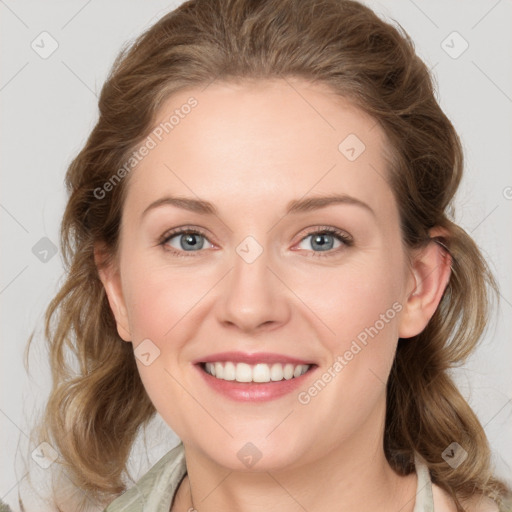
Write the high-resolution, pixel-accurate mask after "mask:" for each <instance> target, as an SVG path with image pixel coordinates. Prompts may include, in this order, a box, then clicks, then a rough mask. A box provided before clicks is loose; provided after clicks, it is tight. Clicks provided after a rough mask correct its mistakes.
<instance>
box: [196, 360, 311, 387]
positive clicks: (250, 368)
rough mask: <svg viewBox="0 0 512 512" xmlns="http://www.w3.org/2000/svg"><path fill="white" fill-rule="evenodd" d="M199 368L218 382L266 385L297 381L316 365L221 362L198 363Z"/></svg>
mask: <svg viewBox="0 0 512 512" xmlns="http://www.w3.org/2000/svg"><path fill="white" fill-rule="evenodd" d="M199 366H200V367H201V369H202V370H203V371H204V372H206V373H207V374H209V375H211V376H212V377H215V378H216V379H219V380H227V381H234V382H240V383H251V382H254V383H266V382H280V381H282V380H292V379H297V378H299V377H301V376H302V375H304V374H305V373H307V372H308V371H310V370H312V369H313V368H315V367H316V366H317V365H315V364H292V363H273V364H266V363H257V364H247V363H235V362H232V361H222V362H215V363H213V362H212V363H199Z"/></svg>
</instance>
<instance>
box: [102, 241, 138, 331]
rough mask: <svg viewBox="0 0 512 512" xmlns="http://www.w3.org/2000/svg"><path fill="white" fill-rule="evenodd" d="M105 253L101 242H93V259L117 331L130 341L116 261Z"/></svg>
mask: <svg viewBox="0 0 512 512" xmlns="http://www.w3.org/2000/svg"><path fill="white" fill-rule="evenodd" d="M107 254H108V253H107V250H106V248H105V246H104V245H103V244H99V243H97V244H95V246H94V261H95V263H96V268H97V269H98V274H99V277H100V280H101V282H102V283H103V286H104V288H105V292H106V294H107V298H108V302H109V304H110V309H111V310H112V313H113V314H114V317H115V319H116V324H117V332H118V334H119V336H121V338H122V339H123V340H124V341H131V335H130V328H129V324H128V315H127V310H126V304H125V301H124V296H123V289H122V286H121V278H120V273H119V268H118V265H117V263H116V262H114V261H112V260H111V258H108V256H107Z"/></svg>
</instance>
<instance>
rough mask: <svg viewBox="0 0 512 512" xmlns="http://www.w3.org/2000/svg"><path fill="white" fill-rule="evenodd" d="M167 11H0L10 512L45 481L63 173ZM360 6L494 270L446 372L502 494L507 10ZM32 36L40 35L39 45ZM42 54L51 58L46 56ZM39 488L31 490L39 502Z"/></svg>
mask: <svg viewBox="0 0 512 512" xmlns="http://www.w3.org/2000/svg"><path fill="white" fill-rule="evenodd" d="M179 3H181V2H180V1H176V2H174V3H172V2H171V3H169V2H164V1H160V0H144V1H142V0H137V1H131V2H129V3H128V2H126V1H121V0H109V1H103V2H100V1H99V0H88V1H77V0H65V1H64V0H61V1H57V0H51V1H45V2H40V1H35V0H33V1H28V0H26V1H22V2H15V1H14V0H0V14H1V31H0V37H1V48H2V60H1V77H0V102H1V109H2V116H1V145H2V148H1V149H2V152H1V155H2V170H1V193H0V222H1V228H2V265H1V267H0V302H1V315H2V316H1V324H0V325H1V333H2V351H1V357H0V365H1V370H0V376H1V377H0V378H1V387H0V389H1V396H0V432H1V434H0V453H1V464H0V498H2V499H3V500H4V501H6V502H8V503H9V504H10V505H11V506H12V507H13V510H18V508H17V506H16V500H17V492H18V489H19V488H21V487H20V486H22V487H23V486H26V485H27V483H28V479H29V476H28V475H27V471H28V470H30V472H31V474H33V479H34V481H39V480H41V481H42V480H44V479H45V478H47V475H48V473H49V471H48V470H44V469H42V468H40V467H39V466H37V467H34V464H33V463H32V461H31V457H30V452H31V450H33V449H34V448H35V446H33V445H32V444H31V443H30V441H29V438H28V436H29V432H30V425H31V424H32V422H33V420H34V418H35V415H36V413H37V412H38V411H39V410H40V409H41V407H42V405H43V403H44V398H45V397H46V395H47V393H48V391H49V373H48V366H47V362H46V355H45V350H44V347H43V344H42V336H41V329H42V320H43V314H44V309H45V307H46V305H47V304H48V302H49V301H50V299H51V298H52V297H53V295H54V294H55V292H56V291H57V289H58V285H59V283H60V282H61V279H62V265H61V261H60V257H59V256H60V255H59V254H58V253H57V254H53V253H52V249H53V245H58V229H59V223H60V219H61V216H62V213H63V210H64V205H65V201H66V195H65V190H64V185H63V178H64V173H65V170H66V167H67V165H69V163H70V161H71V159H72V158H73V156H74V155H75V154H76V153H77V152H78V150H79V149H80V148H81V146H82V145H83V144H84V142H85V140H86V137H87V135H88V133H89V132H90V130H91V129H92V127H93V126H94V123H95V121H96V119H97V95H98V93H99V90H100V87H101V85H102V83H103V81H104V79H105V78H106V74H107V72H108V70H109V68H110V66H111V64H112V62H113V60H114V58H115V56H116V54H117V53H118V51H119V50H120V48H121V47H122V46H123V45H124V44H125V43H127V42H129V41H131V40H133V38H134V37H135V36H137V35H138V34H140V33H141V32H142V31H143V30H144V29H146V28H148V27H149V26H150V25H151V24H152V23H153V22H154V21H156V19H157V18H158V17H160V16H161V15H162V14H163V13H164V12H167V11H169V10H171V9H172V8H173V7H175V6H176V5H178V4H179ZM366 3H367V4H368V5H369V6H371V7H373V8H374V9H375V10H376V11H377V12H378V13H379V14H381V15H382V16H383V17H386V18H393V19H395V20H396V21H398V22H399V23H400V24H401V25H402V26H403V27H404V28H405V29H406V30H407V31H408V33H409V34H410V35H411V37H412V39H413V40H414V41H415V43H416V47H417V51H418V53H419V54H420V56H421V57H422V58H423V59H424V60H425V61H426V63H427V64H428V65H429V66H430V67H431V68H432V69H433V72H434V75H435V77H436V80H437V83H438V89H439V100H440V103H441V105H442V107H443V108H444V109H445V112H446V113H447V115H448V116H449V117H450V119H451V120H452V122H453V123H454V125H455V127H456V129H457V130H458V132H459V134H460V136H461V138H462V141H463V144H464V148H465V154H466V162H467V163H466V175H465V178H464V181H463V183H462V186H461V188H460V190H459V193H458V196H457V202H456V205H457V220H458V222H459V224H461V225H462V227H463V228H464V229H466V230H467V231H468V232H469V233H471V235H472V236H473V237H474V238H475V239H476V241H477V243H478V244H479V245H480V247H481V248H482V250H483V251H484V254H485V255H486V257H487V259H488V261H489V263H490V265H491V267H492V269H493V270H494V272H495V274H496V276H497V278H498V281H499V283H500V287H501V306H500V308H499V310H498V312H497V315H496V316H495V319H494V321H493V323H492V325H490V326H489V330H488V332H487V334H486V337H485V338H484V340H483V342H482V344H481V346H480V347H479V349H478V351H477V352H476V353H475V354H474V356H473V357H472V358H471V359H470V360H469V361H468V363H467V364H466V365H465V366H464V367H463V368H460V369H457V370H456V371H455V372H454V373H455V378H456V380H457V382H458V383H459V385H460V388H461V390H462V392H463V394H464V395H465V396H466V397H467V399H468V400H469V402H470V403H471V405H472V406H473V408H474V409H475V411H476V413H477V414H478V416H479V418H480V420H481V422H482V424H483V425H484V426H485V430H486V432H487V434H488V437H489V439H490V443H491V447H492V449H493V460H494V462H495V465H496V470H497V472H498V474H500V475H501V476H503V477H506V478H508V479H509V481H510V479H511V475H512V439H511V436H512V428H510V427H511V423H512V421H511V417H512V398H511V397H512V371H511V370H512V365H511V363H512V344H511V343H510V333H511V332H512V283H511V277H510V272H509V265H510V262H511V261H512V237H511V235H510V232H511V231H510V224H511V220H512V216H511V213H512V174H511V160H512V155H511V142H512V137H511V135H512V133H511V132H512V116H511V110H512V108H511V107H512V87H511V85H512V67H511V62H512V59H511V57H512V55H511V53H512V52H511V48H512V45H511V42H512V41H511V39H512V37H511V34H512V30H511V26H510V25H511V24H510V20H512V2H511V1H510V0H498V1H489V2H487V1H474V0H473V1H465V2H460V1H454V0H451V1H446V0H443V1H441V0H436V1H429V2H427V1H420V0H414V1H413V0H394V1H390V2H383V1H381V2H378V1H373V0H372V1H367V2H366ZM44 31H46V32H48V33H49V34H50V36H48V35H40V34H41V33H42V32H44ZM454 31H456V32H458V34H460V36H459V35H457V34H455V35H453V34H452V33H453V32H454ZM54 41H55V42H54ZM443 41H444V42H443ZM466 42H467V44H468V45H469V46H468V48H467V49H466V50H465V51H464V52H462V50H464V48H465V46H466ZM52 44H53V45H55V44H58V47H57V49H56V50H55V51H54V53H52V54H51V55H49V56H48V55H46V54H45V52H46V53H49V51H50V50H51V49H52ZM31 45H32V46H31ZM33 47H34V48H33ZM43 57H45V58H43ZM41 239H43V240H41ZM55 249H56V248H55ZM55 249H53V250H55ZM45 251H46V252H45ZM33 329H36V334H37V337H36V340H35V343H34V349H33V352H32V355H31V374H30V376H28V375H27V374H26V372H25V370H24V368H23V361H22V356H23V350H24V348H25V345H26V341H27V338H28V336H29V334H30V332H31V331H32V330H33ZM154 429H155V430H154V431H153V432H152V433H151V435H150V436H149V437H148V439H147V440H146V443H147V444H146V446H144V445H143V444H142V442H141V443H138V444H137V447H136V451H135V456H134V458H133V462H132V470H133V476H134V477H137V476H138V475H139V474H141V473H142V472H144V471H145V470H147V468H148V467H149V466H150V465H151V464H153V463H154V462H155V461H156V460H157V459H158V458H159V457H160V456H161V455H163V453H165V452H166V451H167V450H168V449H169V448H170V447H171V446H172V445H173V444H174V443H175V442H176V438H175V436H174V435H173V434H172V433H171V432H169V430H168V429H167V428H166V426H165V425H164V424H163V422H162V421H161V420H159V419H157V421H156V422H155V425H154ZM146 449H147V450H146ZM137 450H138V451H137ZM146 451H147V452H148V455H147V456H145V455H144V454H145V453H146ZM25 454H28V455H25ZM15 466H16V467H15ZM42 485H43V484H36V487H37V486H39V487H38V488H39V489H40V492H44V490H43V487H42ZM34 507H35V505H34ZM29 510H31V509H29ZM37 510H43V508H42V505H38V508H37Z"/></svg>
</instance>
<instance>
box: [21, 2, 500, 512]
mask: <svg viewBox="0 0 512 512" xmlns="http://www.w3.org/2000/svg"><path fill="white" fill-rule="evenodd" d="M287 77H298V78H301V79H304V80H307V81H309V82H311V83H319V84H322V85H327V86H329V87H330V88H331V89H332V90H333V91H334V92H335V93H336V94H338V95H340V96H342V97H345V98H348V99H349V100H350V101H351V102H352V103H353V104H354V105H356V106H357V107H359V108H360V109H362V110H363V111H365V112H366V113H368V114H369V115H370V116H372V117H373V118H374V119H375V120H376V121H377V122H378V123H379V124H380V125H381V127H382V129H383V130H384V132H385V133H386V135H387V137H388V139H389V141H390V143H391V147H392V162H391V165H390V166H389V167H390V168H389V174H390V184H391V186H392V188H393V191H394V194H395V197H396V200H397V203H398V207H399V211H400V219H401V227H402V234H403V241H404V245H405V247H407V248H409V249H414V248H416V247H418V246H420V245H421V244H423V243H425V241H426V240H428V238H429V230H430V229H431V228H433V227H435V226H440V227H442V228H444V232H445V233H446V235H445V236H443V237H442V238H439V240H438V241H439V243H441V244H442V245H443V246H444V247H445V248H446V250H448V251H449V253H450V255H451V258H452V273H451V277H450V280H449V283H448V286H447V289H446V291H445V293H444V295H443V297H442V300H441V303H440V305H439V307H438V308H437V311H436V313H435V314H434V316H433V317H432V319H431V320H430V322H429V324H428V325H427V327H426V329H425V330H424V331H423V332H422V333H421V334H419V335H417V336H416V337H414V338H411V339H403V340H399V343H398V348H397V352H396V357H395V360H394V364H393V367H392V370H391V373H390V376H389V380H388V386H387V410H386V422H385V432H384V450H385V454H386V457H387V459H388V461H389V463H390V464H391V466H392V467H393V468H394V469H395V470H396V471H397V472H399V473H401V474H407V473H410V472H411V471H413V466H412V461H413V454H414V452H418V453H419V454H420V455H421V456H422V457H423V458H424V460H425V461H426V463H427V465H428V468H429V470H430V473H431V476H432V481H433V482H434V483H436V484H438V485H439V486H440V487H441V488H443V489H444V490H445V491H447V492H448V493H449V494H450V495H451V496H452V497H453V499H454V500H455V503H456V504H457V508H458V510H461V511H462V510H464V508H463V502H464V500H466V499H468V498H470V497H471V496H472V495H474V494H476V493H478V494H484V495H486V496H489V497H491V498H493V499H494V500H495V501H496V502H497V503H501V506H502V507H504V506H505V505H504V504H503V503H504V500H505V497H506V496H509V489H507V486H506V485H505V484H504V483H503V482H500V481H499V480H498V479H496V478H495V477H493V475H492V471H491V463H490V449H489V446H488V441H487V439H486V436H485V433H484V430H483V428H482V426H481V424H480V423H479V421H478V419H477V417H476V415H475V414H474V412H473V411H472V409H471V408H470V406H469V405H468V403H467V402H466V400H465V399H464V398H463V396H462V395H461V393H460V392H459V391H458V390H457V388H456V386H455V384H454V382H453V380H452V378H451V377H450V375H449V371H450V369H451V368H453V367H455V366H457V365H460V364H461V363H463V362H464V361H465V359H466V358H467V357H468V355H469V354H470V353H471V352H472V351H473V349H474V348H475V345H476V344H477V342H478V340H479V338H480V337H481V335H482V333H483V331H484V328H485V325H486V321H487V316H488V311H489V304H490V303H491V300H490V299H491V296H490V293H489V292H490V291H493V290H496V289H497V286H496V283H495V281H494V279H493V277H492V274H491V273H490V271H489V268H488V266H487V264H486V262H485V260H484V258H483V257H482V255H481V253H480V251H479V249H478V247H477V246H476V244H475V243H474V241H473V240H472V239H471V237H470V236H469V235H468V234H467V233H466V232H465V231H464V230H463V229H461V228H460V227H458V226H457V225H456V224H455V223H454V222H453V210H452V206H451V204H452V199H453V197H454V194H455V192H456V190H457V187H458V185H459V182H460V181H461V177H462V172H463V151H462V147H461V143H460V140H459V137H458V135H457V133H456V131H455V129H454V127H453V125H452V124H451V122H450V121H449V119H448V118H447V117H446V115H445V114H444V113H443V111H442V110H441V108H440V106H439V104H438V102H437V100H436V97H435V96H436V91H435V87H434V83H433V79H432V77H431V75H430V73H429V70H428V68H427V67H426V65H425V64H424V63H423V62H422V60H421V59H420V58H419V57H418V56H417V55H416V53H415V50H414V45H413V43H412V41H411V40H410V38H409V36H408V35H407V33H406V32H405V31H404V30H403V29H402V28H401V27H400V26H399V25H398V26H394V25H392V24H390V23H387V22H385V21H383V20H382V19H380V18H379V17H378V16H377V15H376V14H375V13H374V12H373V11H372V10H371V9H369V8H368V7H366V6H364V5H362V4H360V3H358V2H355V1H351V0H308V1H303V0H189V1H187V2H185V3H183V4H182V5H180V6H179V7H178V8H177V9H175V10H174V11H172V12H170V13H168V14H166V15H165V16H163V17H162V18H161V19H160V20H159V21H158V22H157V23H156V24H154V25H153V26H152V27H151V28H149V29H148V30H147V31H146V32H144V33H143V34H142V35H141V36H140V37H138V38H137V39H136V41H135V42H134V43H133V44H132V45H131V46H129V47H127V48H124V49H123V50H122V51H121V53H120V54H119V56H118V57H117V59H116V61H115V62H114V64H113V67H112V69H111V71H110V74H109V76H108V78H107V80H106V82H105V84H104V86H103V88H102V91H101V95H100V98H99V118H98V121H97V123H96V125H95V126H94V128H93V130H92V132H91V133H90V136H89V138H88V140H87V142H86V144H85V146H84V147H83V149H82V150H81V151H80V152H79V153H78V155H77V156H76V157H75V159H74V160H73V161H72V163H71V165H70V166H69V169H68V171H67V174H66V186H67V190H68V193H69V199H68V202H67V206H66V210H65V213H64V216H63V220H62V225H61V248H62V255H63V261H64V265H65V269H66V280H65V282H64V283H63V286H62V287H61V288H60V290H59V291H58V293H57V295H56V296H55V298H54V299H53V300H52V301H51V303H50V304H49V306H48V309H47V311H46V317H45V337H46V340H47V343H48V349H49V356H50V363H51V371H52V379H53V384H52V389H51V393H50V395H49V399H48V403H47V406H46V409H45V412H44V416H43V417H42V420H41V423H40V425H39V435H40V439H42V440H46V441H49V442H51V444H52V445H53V446H55V447H57V448H58V450H59V452H60V455H61V459H62V461H63V466H64V467H65V468H66V471H67V473H68V474H69V476H70V478H71V479H72V481H73V482H74V484H75V485H76V486H77V487H78V488H80V489H82V490H84V491H87V492H89V493H90V495H92V496H97V497H99V498H101V499H109V498H110V499H111V498H113V497H115V496H117V495H119V494H120V493H121V492H123V490H125V483H124V479H123V477H124V475H125V471H126V466H127V461H128V458H129V455H130V450H131V447H132V445H133V443H134V440H135V438H136V435H137V433H138V432H139V429H141V427H143V426H145V425H146V424H147V423H148V422H149V420H151V418H152V417H153V416H154V414H155V408H154V406H153V404H152V403H151V401H150V399H149V397H148V395H147V394H146V392H145V389H144V387H143V384H142V382H141V379H140V377H139V374H138V371H137V367H136V364H135V359H134V354H133V350H132V347H131V345H130V344H127V343H125V342H124V341H123V340H122V339H121V338H120V337H119V335H118V333H117V330H116V324H115V321H114V317H113V314H112V312H111V309H110V307H109V303H108V301H107V297H106V294H105V290H104V288H103V285H102V283H101V281H100V279H99V275H98V268H97V266H96V264H95V259H94V247H95V244H97V243H103V244H105V246H106V247H107V248H108V253H109V254H110V256H112V257H113V256H115V255H116V252H117V250H118V236H119V228H120V222H121V214H122V208H123V202H124V197H125V191H126V186H127V179H122V180H121V181H120V182H119V184H117V186H115V187H113V189H112V190H111V191H110V192H109V193H108V194H106V196H105V197H104V198H102V199H98V197H97V196H98V194H97V190H98V189H101V188H102V187H103V186H104V184H105V183H106V182H107V181H108V180H109V179H110V178H111V177H112V175H113V171H115V170H116V169H119V168H121V167H122V165H123V163H124V162H126V161H127V159H128V158H129V157H130V155H131V153H132V152H133V151H134V148H137V147H138V146H139V145H140V144H141V142H142V141H143V140H144V138H145V137H147V136H148V134H149V133H150V131H151V129H152V127H153V123H154V121H155V119H156V115H157V113H158V110H159V107H160V106H161V105H162V102H163V101H164V100H166V99H167V98H168V97H169V96H170V95H171V94H173V93H175V92H177V91H180V90H184V89H187V88H192V87H195V86H200V85H203V86H206V85H207V84H209V83H211V82H212V81H213V80H221V81H222V80H224V81H241V82H243V81H244V80H265V79H279V78H287ZM95 191H96V193H95ZM29 345H30V343H29ZM454 440H456V441H457V442H458V443H459V444H460V445H461V446H463V447H464V449H465V450H466V451H467V453H468V455H467V459H466V460H465V461H464V463H463V464H461V465H460V466H459V467H457V468H452V467H451V466H450V465H448V464H447V463H446V462H445V461H444V460H443V458H442V452H443V451H444V450H445V448H446V447H447V446H448V445H450V444H451V443H452V442H453V441H454Z"/></svg>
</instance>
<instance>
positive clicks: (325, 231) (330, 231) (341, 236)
mask: <svg viewBox="0 0 512 512" xmlns="http://www.w3.org/2000/svg"><path fill="white" fill-rule="evenodd" d="M178 235H199V236H202V237H204V238H206V240H208V237H207V236H206V233H204V232H203V231H201V230H199V229H196V228H190V229H189V228H187V227H184V228H177V229H176V230H171V231H168V232H166V233H164V234H163V235H162V237H161V238H160V241H159V242H158V245H160V246H162V248H163V249H164V250H165V251H168V252H170V253H171V254H173V255H175V256H178V257H189V256H196V255H195V254H193V253H194V252H202V251H201V250H199V251H178V250H175V249H174V248H169V247H167V246H166V244H167V243H168V242H169V240H171V238H174V237H175V236H178ZM314 235H332V236H334V237H335V238H337V239H338V240H339V241H340V242H341V243H342V244H343V245H345V246H346V247H351V246H352V245H354V240H353V239H352V237H351V236H350V235H348V234H347V233H345V232H344V231H341V230H339V229H336V228H332V227H327V226H325V227H321V228H318V229H316V230H314V231H310V232H309V233H307V234H306V235H305V236H304V237H302V238H301V239H300V240H299V243H300V242H302V241H303V240H305V239H306V238H308V237H309V236H314ZM341 249H342V247H338V248H337V249H332V250H329V251H312V252H313V254H312V256H313V257H316V256H319V257H328V256H333V255H334V254H337V253H338V252H339V251H340V250H341ZM323 252H325V253H326V254H322V253H323Z"/></svg>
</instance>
